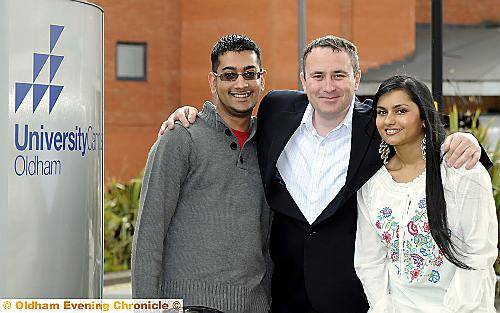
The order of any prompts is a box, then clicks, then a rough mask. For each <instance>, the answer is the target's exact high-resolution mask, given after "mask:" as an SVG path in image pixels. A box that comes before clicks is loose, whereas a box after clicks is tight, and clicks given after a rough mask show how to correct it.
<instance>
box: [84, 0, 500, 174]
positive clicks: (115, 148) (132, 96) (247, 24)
mask: <svg viewBox="0 0 500 313" xmlns="http://www.w3.org/2000/svg"><path fill="white" fill-rule="evenodd" d="M91 2H94V3H96V4H98V5H100V6H101V7H102V8H103V9H104V12H105V143H106V147H105V149H106V151H105V153H106V154H105V173H106V180H108V181H109V180H110V179H111V178H116V179H119V180H127V179H129V178H131V177H133V176H135V175H137V174H138V173H139V172H140V171H141V170H142V168H143V167H144V164H145V161H146V157H147V153H148V151H149V148H150V147H151V145H152V144H153V142H154V141H155V139H156V133H157V129H158V127H159V125H160V123H161V122H162V121H163V120H164V118H165V117H166V116H167V115H168V114H169V113H170V112H172V111H173V110H174V109H175V108H176V107H178V106H180V105H182V104H193V105H195V106H198V107H199V106H201V104H202V103H203V101H204V100H205V99H210V90H209V88H208V84H207V73H208V71H209V70H210V58H209V53H210V49H211V46H212V44H213V43H214V42H215V41H216V40H217V39H219V38H220V37H221V36H223V35H225V34H228V33H244V34H246V35H248V36H249V37H251V38H253V39H254V40H255V41H256V42H257V43H258V44H259V45H260V47H261V49H262V51H263V56H262V61H263V67H264V68H266V69H267V71H268V79H267V85H266V89H267V90H271V89H296V88H297V81H298V80H297V66H298V64H297V60H298V47H297V36H298V31H297V12H298V5H297V1H296V0H288V1H286V0H254V1H252V2H239V1H227V0H219V1H201V0H191V1H181V0H168V1H167V0H91ZM306 20H307V26H306V29H307V41H309V40H311V39H313V38H316V37H319V36H322V35H325V34H335V35H338V36H341V37H345V38H348V39H350V40H351V41H353V42H354V43H355V44H356V45H357V46H358V48H359V54H360V59H361V68H362V70H363V71H364V72H365V71H367V70H369V69H374V68H378V67H380V66H382V65H384V64H388V63H391V62H394V61H398V60H401V59H404V58H406V57H408V56H410V55H411V54H412V53H413V52H414V50H415V38H416V35H415V34H416V27H417V24H428V23H429V22H430V0H407V1H401V0H379V1H370V0H308V1H307V2H306ZM444 22H445V23H447V24H459V25H477V24H500V1H498V0H477V1H473V2H472V1H468V0H444Z"/></svg>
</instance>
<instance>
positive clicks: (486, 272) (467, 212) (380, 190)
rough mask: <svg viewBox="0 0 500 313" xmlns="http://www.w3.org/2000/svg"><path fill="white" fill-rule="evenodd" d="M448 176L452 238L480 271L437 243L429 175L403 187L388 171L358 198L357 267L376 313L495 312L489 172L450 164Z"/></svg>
mask: <svg viewBox="0 0 500 313" xmlns="http://www.w3.org/2000/svg"><path fill="white" fill-rule="evenodd" d="M441 177H442V180H443V187H444V195H445V200H446V206H447V215H448V226H449V228H450V230H451V233H452V240H453V242H454V243H455V244H456V246H457V247H459V248H460V249H461V250H462V251H463V253H462V254H463V256H462V257H460V260H462V261H463V262H464V263H465V264H467V265H469V266H471V267H472V268H474V269H475V270H464V269H461V268H458V267H457V266H455V265H454V264H453V263H451V262H449V261H448V260H447V259H446V258H445V257H444V255H443V253H442V252H441V250H440V249H439V247H438V246H437V245H436V243H435V241H434V239H433V238H432V236H431V233H430V229H429V223H428V220H427V211H426V198H425V172H424V173H423V174H421V175H420V176H419V177H417V178H416V179H414V180H413V181H411V182H409V183H397V182H396V181H394V180H393V179H392V176H391V175H390V173H389V172H388V171H387V169H386V168H385V167H382V168H381V169H380V170H379V171H378V172H377V173H376V174H375V175H374V176H373V177H372V178H371V179H370V180H369V181H368V182H367V183H366V184H365V185H364V186H363V187H362V188H361V189H360V190H359V191H358V195H357V196H358V228H357V237H356V251H355V256H354V263H355V268H356V273H357V275H358V277H359V278H360V280H361V282H362V284H363V287H364V290H365V293H366V295H367V297H368V302H369V303H370V311H369V312H371V313H380V312H384V313H386V312H391V313H393V312H398V313H399V312H404V313H412V312H425V313H430V312H439V313H442V312H488V313H490V312H491V313H495V312H496V310H495V308H494V290H495V280H496V278H495V272H494V270H493V263H494V262H495V259H496V257H497V253H498V250H497V242H498V225H497V217H496V213H495V203H494V200H493V196H492V186H491V181H490V177H489V175H488V172H487V171H486V169H485V168H484V167H483V166H482V165H480V164H478V165H476V167H475V168H474V169H472V170H465V169H458V170H457V169H454V168H448V167H446V166H444V165H443V166H442V167H441Z"/></svg>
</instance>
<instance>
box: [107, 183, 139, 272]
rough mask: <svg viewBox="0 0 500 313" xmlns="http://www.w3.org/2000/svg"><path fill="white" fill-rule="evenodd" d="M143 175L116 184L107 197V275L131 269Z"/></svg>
mask: <svg viewBox="0 0 500 313" xmlns="http://www.w3.org/2000/svg"><path fill="white" fill-rule="evenodd" d="M141 186H142V175H141V176H140V177H137V178H133V179H131V180H130V181H129V182H128V183H126V184H121V183H118V182H112V183H110V184H109V185H108V186H107V190H106V192H105V194H104V272H115V271H123V270H127V269H130V257H131V249H132V237H133V235H134V228H135V222H136V220H137V214H138V211H139V197H140V194H141Z"/></svg>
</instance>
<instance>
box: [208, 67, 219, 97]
mask: <svg viewBox="0 0 500 313" xmlns="http://www.w3.org/2000/svg"><path fill="white" fill-rule="evenodd" d="M208 84H209V85H210V91H211V92H212V93H213V94H214V93H215V91H216V88H217V76H215V75H214V73H212V72H208Z"/></svg>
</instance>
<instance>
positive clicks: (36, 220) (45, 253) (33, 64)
mask: <svg viewBox="0 0 500 313" xmlns="http://www.w3.org/2000/svg"><path fill="white" fill-rule="evenodd" d="M0 69H1V70H0V101H1V102H0V147H1V149H0V229H1V235H0V298H10V297H12V298H99V297H100V296H101V287H102V270H103V256H102V246H103V243H102V208H103V207H102V205H103V199H102V192H103V151H104V150H103V138H104V137H103V121H104V120H103V84H104V81H103V79H104V77H103V11H102V9H100V8H99V7H97V6H95V5H92V4H90V3H87V2H83V1H70V0H2V1H0Z"/></svg>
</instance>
